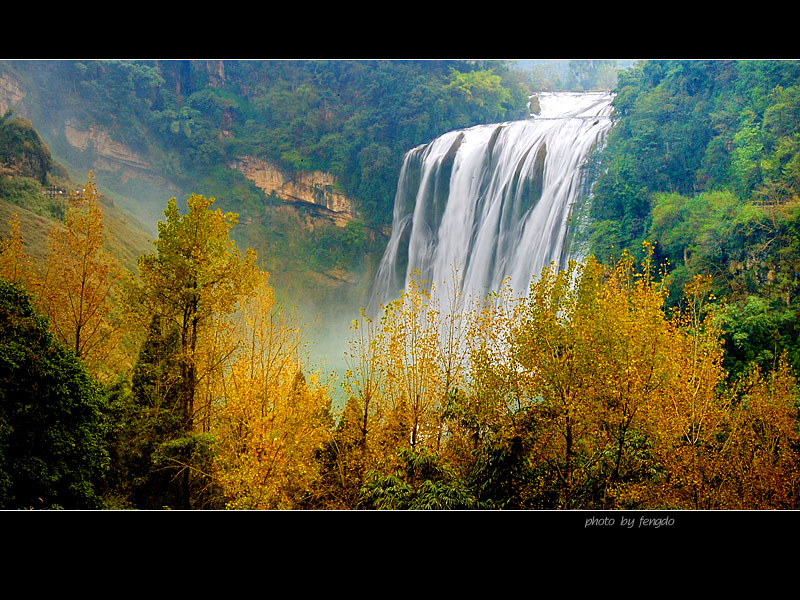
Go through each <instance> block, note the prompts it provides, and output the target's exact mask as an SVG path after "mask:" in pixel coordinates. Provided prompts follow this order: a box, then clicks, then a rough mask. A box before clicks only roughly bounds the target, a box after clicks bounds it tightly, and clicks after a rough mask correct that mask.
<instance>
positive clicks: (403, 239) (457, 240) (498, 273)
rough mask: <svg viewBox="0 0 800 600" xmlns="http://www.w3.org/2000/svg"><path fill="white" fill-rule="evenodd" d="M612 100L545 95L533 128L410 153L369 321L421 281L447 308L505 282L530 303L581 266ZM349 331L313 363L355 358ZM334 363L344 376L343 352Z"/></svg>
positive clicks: (487, 133)
mask: <svg viewBox="0 0 800 600" xmlns="http://www.w3.org/2000/svg"><path fill="white" fill-rule="evenodd" d="M612 100H613V95H611V94H609V93H600V92H597V93H594V92H587V93H572V92H553V93H542V94H537V97H536V103H537V104H538V105H539V107H540V110H539V111H538V112H537V113H536V114H532V115H531V118H529V119H526V120H523V121H511V122H505V123H497V124H491V125H479V126H475V127H471V128H468V129H463V130H457V131H451V132H449V133H446V134H444V135H442V136H440V137H438V138H436V139H434V140H433V141H431V142H430V143H427V144H424V145H421V146H418V147H416V148H413V149H412V150H409V151H408V152H407V153H406V155H405V157H404V159H403V164H402V167H401V172H400V177H399V180H398V185H397V192H396V195H395V205H394V214H393V221H392V230H391V236H390V239H389V242H388V244H387V247H386V250H385V252H384V255H383V258H382V260H381V262H380V264H379V266H378V269H377V272H376V275H375V278H374V282H373V288H372V293H371V297H370V299H369V303H368V306H367V307H366V309H367V314H368V315H370V316H372V317H378V316H379V315H380V313H381V311H382V307H383V306H385V305H386V304H388V303H390V302H392V301H393V300H395V299H397V298H398V297H399V296H400V294H401V292H402V291H403V289H405V288H406V286H407V285H408V282H409V277H410V276H411V275H412V274H415V277H416V278H417V280H419V281H423V282H428V283H429V284H430V283H433V284H435V286H436V289H437V293H438V294H439V297H440V298H451V297H453V294H452V292H453V291H457V292H459V293H460V297H461V298H462V299H464V301H465V302H468V301H474V300H476V299H481V298H484V297H485V296H486V294H487V293H488V292H490V291H497V290H498V289H499V288H500V286H501V285H502V283H503V282H504V281H505V280H506V279H509V280H510V286H511V289H512V291H513V292H514V293H515V294H518V295H524V294H525V293H526V292H527V290H528V287H529V285H530V282H531V280H532V278H534V277H536V276H537V275H539V274H540V273H541V270H542V268H543V267H544V266H547V265H549V264H551V262H552V263H555V264H558V265H564V264H566V262H567V260H569V259H570V258H578V259H580V258H582V256H581V249H580V244H579V243H578V244H568V239H567V238H568V231H569V223H570V216H571V215H572V214H573V209H574V208H575V205H576V202H580V201H582V200H584V199H585V198H586V191H587V190H586V187H587V186H586V183H587V182H586V177H585V170H584V166H585V164H586V162H587V159H588V157H589V154H590V152H591V151H592V149H593V148H594V147H595V146H596V145H598V143H599V142H601V141H602V140H603V139H604V137H605V135H606V133H607V132H608V130H609V129H610V127H611V111H612V106H611V102H612ZM578 241H580V240H578ZM456 270H457V274H458V277H457V278H454V277H453V274H454V272H456ZM342 316H344V315H342ZM357 317H358V314H354V315H352V316H351V317H348V319H343V321H344V320H346V321H347V325H349V324H350V321H351V320H352V319H356V318H357ZM347 325H345V324H344V323H341V324H339V325H338V326H337V327H336V329H337V331H340V334H339V335H334V336H332V337H331V338H330V339H326V340H324V341H322V340H320V343H321V345H320V346H319V347H318V348H317V351H316V352H315V353H314V354H315V355H317V356H321V355H322V354H321V353H322V351H325V352H330V351H334V348H336V347H337V346H338V348H339V349H341V348H343V347H344V348H345V349H346V342H347V335H348V333H349V331H348V330H347ZM339 328H341V329H339ZM335 352H340V353H339V356H338V357H335ZM331 359H333V360H331ZM326 362H327V364H328V366H329V367H332V368H334V369H335V370H338V371H340V372H343V371H344V368H345V367H344V362H345V361H344V350H336V351H334V354H327V359H326ZM340 400H341V399H340Z"/></svg>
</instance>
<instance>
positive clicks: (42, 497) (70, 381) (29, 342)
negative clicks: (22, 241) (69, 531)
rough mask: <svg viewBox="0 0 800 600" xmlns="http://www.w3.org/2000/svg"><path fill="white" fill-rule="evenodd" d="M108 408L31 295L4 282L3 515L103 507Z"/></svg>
mask: <svg viewBox="0 0 800 600" xmlns="http://www.w3.org/2000/svg"><path fill="white" fill-rule="evenodd" d="M105 404H106V399H105V396H104V394H103V392H102V390H101V388H100V386H99V385H98V384H97V383H96V382H95V381H94V380H93V379H92V378H91V376H90V375H89V374H88V373H87V372H86V369H85V368H84V366H83V364H82V363H81V361H80V360H78V358H77V357H76V356H75V355H74V354H72V353H71V352H70V351H69V350H67V349H66V348H64V346H62V345H61V344H60V343H59V342H58V341H56V340H55V338H54V337H53V336H52V335H51V334H50V332H49V331H48V329H47V321H46V320H45V319H44V318H43V317H42V316H40V315H39V314H38V313H37V312H36V311H35V309H34V308H33V306H32V304H31V301H30V298H29V297H28V295H27V294H26V293H25V292H24V291H22V290H21V289H19V288H18V287H16V286H14V285H12V284H10V283H8V282H7V281H5V280H0V508H4V509H9V508H68V509H79V508H99V507H101V498H100V496H99V494H98V489H99V485H100V483H101V480H102V476H103V474H104V472H105V470H106V469H107V467H108V460H109V456H108V452H107V449H106V447H105V443H104V434H105V427H106V422H105V417H104V410H105Z"/></svg>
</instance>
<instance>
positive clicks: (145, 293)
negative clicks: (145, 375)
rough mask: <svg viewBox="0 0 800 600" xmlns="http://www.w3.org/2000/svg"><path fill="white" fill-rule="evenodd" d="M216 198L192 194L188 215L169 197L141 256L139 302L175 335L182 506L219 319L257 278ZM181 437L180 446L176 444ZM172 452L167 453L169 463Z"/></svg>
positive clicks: (201, 430)
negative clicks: (150, 249) (152, 249)
mask: <svg viewBox="0 0 800 600" xmlns="http://www.w3.org/2000/svg"><path fill="white" fill-rule="evenodd" d="M213 203H214V198H205V197H203V196H199V195H192V196H191V197H190V198H189V199H188V200H187V206H188V212H187V213H186V214H185V215H181V214H180V212H179V211H178V206H177V202H176V201H175V199H174V198H173V199H171V200H170V201H169V203H168V205H167V210H166V211H165V213H164V214H165V215H166V217H167V218H166V221H161V222H159V224H158V229H159V237H158V239H157V240H156V241H155V246H156V253H155V254H149V255H145V256H142V257H140V259H139V273H140V279H141V284H140V286H139V287H138V289H137V293H138V300H139V301H141V302H143V303H144V305H145V306H146V307H148V308H149V310H150V311H151V312H152V314H157V315H159V316H160V319H161V321H162V324H163V326H164V327H166V328H167V330H170V329H171V328H174V329H175V330H176V331H177V335H178V342H177V343H178V350H177V363H178V371H179V373H178V380H177V382H175V386H176V389H175V394H176V397H177V398H178V407H177V410H178V414H180V416H181V418H182V419H183V423H182V426H181V433H182V436H183V437H182V438H181V437H179V438H174V439H172V440H170V444H171V448H172V449H173V450H175V451H176V452H177V455H175V456H173V457H172V459H174V463H175V465H176V467H179V469H180V471H181V472H182V474H183V475H182V478H183V483H182V485H183V502H184V506H183V507H184V508H187V507H189V505H190V502H191V500H190V494H189V488H190V480H191V470H192V469H191V467H190V465H187V464H181V460H183V459H182V458H181V457H183V458H186V455H187V453H188V454H189V455H193V454H192V453H194V452H196V451H198V444H199V445H200V450H201V454H203V453H205V450H202V447H205V441H206V437H205V436H204V434H207V433H208V432H209V419H210V410H211V408H212V407H211V406H210V405H209V404H208V403H206V404H202V403H200V402H198V399H199V398H200V386H201V385H202V383H203V381H204V378H205V377H206V376H208V375H209V374H210V373H211V372H212V371H213V370H214V369H216V368H217V367H218V365H219V363H220V361H221V360H222V358H223V357H221V356H220V354H219V352H218V351H217V348H216V347H215V345H214V344H215V340H214V335H213V330H214V325H215V322H216V320H217V319H218V318H219V317H220V316H224V315H228V314H231V313H233V312H234V311H235V310H236V308H237V302H238V300H239V298H240V297H241V296H243V295H247V294H249V293H251V292H252V290H253V289H254V286H255V283H256V278H257V275H258V269H257V267H256V265H255V253H254V252H253V251H251V250H248V251H247V252H246V253H245V254H244V255H243V254H242V253H241V252H240V251H239V250H238V248H237V247H236V244H235V243H234V241H233V240H231V239H230V237H229V233H230V229H231V228H232V227H233V225H234V224H235V223H236V222H237V215H235V214H233V213H227V214H223V213H222V211H221V210H219V209H217V210H216V211H214V210H212V208H211V207H212V205H213ZM200 434H203V435H200ZM198 435H199V437H198ZM181 439H182V440H183V443H179V442H178V440H181ZM189 442H191V443H189ZM168 454H169V453H168ZM168 454H167V455H164V456H163V458H164V459H165V460H166V461H167V463H168V462H169V461H170V459H169V456H168Z"/></svg>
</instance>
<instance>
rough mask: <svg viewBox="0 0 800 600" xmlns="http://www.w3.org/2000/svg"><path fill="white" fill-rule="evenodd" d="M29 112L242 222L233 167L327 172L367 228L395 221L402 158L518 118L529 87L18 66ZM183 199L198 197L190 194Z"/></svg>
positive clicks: (269, 66) (277, 73) (451, 68)
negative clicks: (87, 128)
mask: <svg viewBox="0 0 800 600" xmlns="http://www.w3.org/2000/svg"><path fill="white" fill-rule="evenodd" d="M12 64H13V68H14V69H15V70H16V71H18V72H19V73H21V74H23V75H24V76H25V77H27V78H29V79H31V80H32V81H34V82H36V84H37V86H38V87H39V88H40V89H42V90H47V92H46V93H42V94H41V96H40V98H39V100H38V102H37V106H36V108H35V110H36V111H37V116H40V118H41V120H42V121H43V122H49V120H50V118H51V117H56V120H57V121H59V122H63V121H64V120H66V119H67V118H70V117H77V118H78V119H79V120H81V121H84V122H88V123H95V124H98V125H100V126H102V127H104V128H105V129H107V130H108V131H109V132H111V134H112V136H113V137H114V139H118V140H119V141H120V142H122V143H125V144H126V145H129V146H130V147H132V148H134V149H136V150H139V151H142V152H145V153H148V154H149V153H154V156H155V157H156V158H160V159H161V162H162V165H161V166H162V168H163V169H164V173H165V175H167V176H168V177H169V178H171V179H174V180H176V181H180V182H182V183H183V184H184V187H189V185H190V184H189V182H192V183H191V185H197V186H200V188H201V189H204V190H207V191H208V193H211V194H214V195H215V196H217V197H220V198H221V200H222V201H224V203H225V206H226V208H228V209H230V210H236V211H238V212H242V213H245V212H246V211H247V209H250V210H254V209H255V208H257V207H256V206H254V203H259V202H260V201H261V200H262V198H261V197H260V196H259V194H258V193H256V192H255V191H254V189H253V188H252V186H248V185H245V184H244V182H243V180H242V179H241V178H237V177H233V179H235V180H236V182H235V184H236V185H235V186H231V185H229V184H230V183H231V182H230V181H228V182H227V184H226V185H225V187H220V183H221V181H220V180H221V179H222V180H224V179H231V176H229V175H230V174H229V175H225V174H224V173H221V172H220V170H219V167H220V166H222V165H226V164H227V163H228V162H229V160H230V159H231V158H232V157H234V156H241V155H244V154H248V155H255V156H258V157H260V158H265V159H269V160H271V161H274V162H276V163H277V164H279V165H281V166H283V167H284V168H286V169H287V170H289V171H290V172H291V171H295V170H306V171H311V170H316V169H318V170H322V171H327V172H330V173H332V174H334V175H335V176H336V177H337V178H338V180H339V182H340V184H341V186H342V188H343V189H344V191H346V192H347V194H348V195H349V196H350V197H353V198H357V199H358V200H359V203H360V207H359V208H360V211H359V212H360V214H361V215H362V217H363V218H364V219H365V220H366V222H367V223H369V224H379V225H386V224H388V223H389V222H390V221H391V210H392V206H391V205H392V200H393V198H394V187H395V185H396V183H397V181H396V180H397V171H398V169H399V165H400V159H401V157H402V155H403V153H404V152H405V151H406V150H408V149H409V148H412V147H413V146H416V145H418V144H420V143H423V142H427V141H429V140H431V139H433V138H434V137H435V136H437V135H439V134H441V133H444V132H446V131H449V130H451V129H455V128H459V127H466V126H469V125H474V124H477V123H484V122H495V121H499V120H503V119H515V118H521V117H523V116H524V115H525V111H526V103H527V90H526V89H525V88H524V87H523V84H522V81H521V79H520V76H519V75H518V74H516V73H515V72H514V71H511V70H510V69H509V68H508V66H507V65H506V64H505V63H503V62H499V61H491V62H480V61H425V60H422V61H392V60H387V61H377V60H376V61H369V60H368V61H364V60H352V61H351V60H333V61H325V60H322V61H309V60H266V61H264V60H262V61H247V60H235V61H189V60H186V61H184V60H166V61H118V60H104V61H30V62H29V61H22V62H14V63H12ZM190 191H195V189H191V190H190Z"/></svg>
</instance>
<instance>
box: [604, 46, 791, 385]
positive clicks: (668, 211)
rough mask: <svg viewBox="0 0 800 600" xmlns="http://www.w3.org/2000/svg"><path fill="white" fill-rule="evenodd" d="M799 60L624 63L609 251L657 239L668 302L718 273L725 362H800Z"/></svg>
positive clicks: (611, 178) (607, 178)
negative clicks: (668, 281) (784, 353)
mask: <svg viewBox="0 0 800 600" xmlns="http://www.w3.org/2000/svg"><path fill="white" fill-rule="evenodd" d="M799 82H800V63H798V62H797V61H647V62H644V63H640V64H638V65H637V66H636V67H635V68H633V69H631V70H629V71H626V72H621V73H620V75H619V82H618V87H617V97H616V100H615V103H614V104H615V110H616V117H617V123H616V125H615V127H614V128H613V130H612V132H611V134H610V135H609V138H608V144H607V147H606V149H605V151H604V153H603V155H602V160H601V163H602V168H601V169H600V173H601V174H600V176H599V177H598V180H597V183H596V185H595V187H594V193H595V198H594V202H593V206H592V210H591V212H592V221H593V224H592V230H593V233H592V241H593V251H594V253H595V254H596V255H597V256H598V257H599V258H601V259H603V260H607V259H608V258H609V257H611V256H612V255H615V256H619V255H620V252H621V251H622V250H623V249H628V250H629V251H631V252H637V251H638V248H639V247H640V242H641V241H642V240H652V241H655V242H658V246H657V254H656V256H657V258H658V260H659V261H668V262H669V265H670V267H669V268H670V270H671V272H672V277H673V279H674V280H675V282H676V285H675V286H674V287H673V294H672V304H673V305H674V304H676V303H677V302H679V300H680V292H679V290H680V286H681V284H682V283H684V282H686V281H689V280H691V278H692V277H693V276H695V275H698V274H703V273H708V274H711V275H712V276H713V281H714V283H713V285H714V293H715V295H716V296H717V297H719V298H721V299H724V300H726V301H727V307H726V311H725V312H724V313H723V314H721V315H720V318H721V319H722V320H723V321H724V323H725V330H726V335H725V339H726V366H727V367H728V368H730V369H732V370H734V371H736V372H739V371H741V370H742V369H743V368H744V366H745V365H746V364H747V363H748V362H749V361H751V360H754V359H755V360H757V361H758V363H759V364H760V365H761V366H762V367H768V366H772V365H774V363H775V360H777V357H778V355H779V354H780V351H781V349H786V350H788V352H789V360H790V362H791V363H792V364H793V365H794V367H795V369H798V368H800V313H799V312H798V308H797V307H798V305H800V304H799V303H798V299H799V298H800V296H798V294H800V275H798V273H800V241H798V240H799V238H798V234H799V233H800V231H798V218H800V170H798V164H800V163H799V162H798V161H800V145H798V144H800V85H798V83H799Z"/></svg>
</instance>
